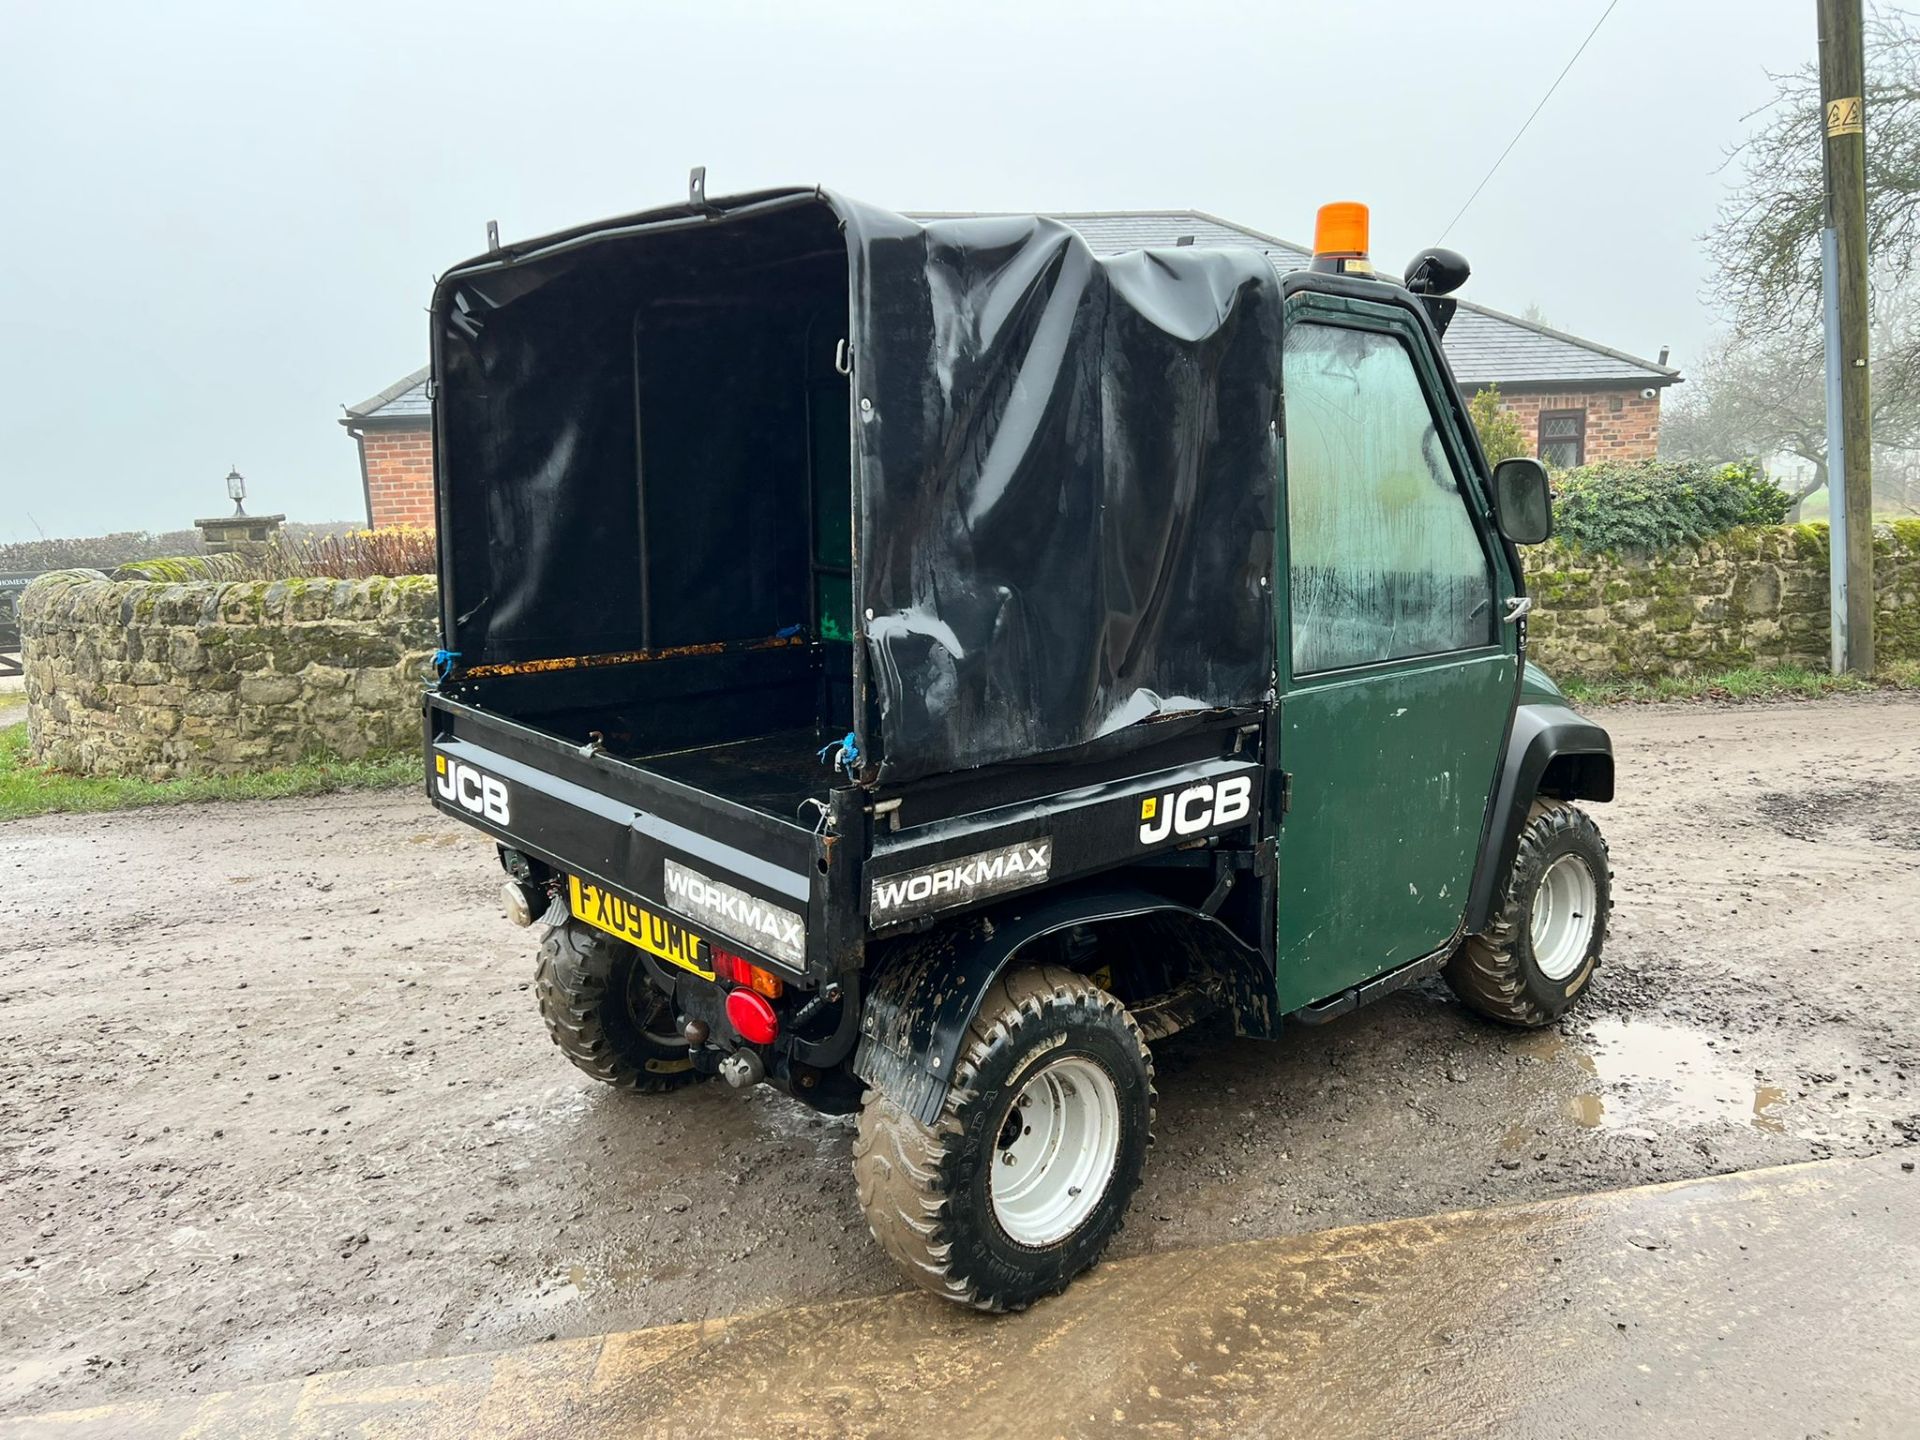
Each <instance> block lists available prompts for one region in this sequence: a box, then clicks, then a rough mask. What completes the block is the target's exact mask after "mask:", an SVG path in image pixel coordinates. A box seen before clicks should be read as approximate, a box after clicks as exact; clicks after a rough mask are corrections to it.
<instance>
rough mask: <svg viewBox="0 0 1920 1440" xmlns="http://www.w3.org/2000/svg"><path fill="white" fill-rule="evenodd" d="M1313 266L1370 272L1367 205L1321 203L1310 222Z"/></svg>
mask: <svg viewBox="0 0 1920 1440" xmlns="http://www.w3.org/2000/svg"><path fill="white" fill-rule="evenodd" d="M1313 268H1314V269H1315V270H1331V271H1333V272H1335V273H1336V274H1338V273H1342V272H1345V273H1351V274H1357V275H1370V274H1372V273H1373V266H1372V265H1370V264H1369V263H1367V207H1366V206H1364V205H1362V204H1361V203H1360V202H1359V201H1357V200H1335V201H1332V202H1331V203H1329V204H1326V205H1322V206H1321V207H1320V212H1319V214H1318V215H1317V216H1315V217H1314V222H1313Z"/></svg>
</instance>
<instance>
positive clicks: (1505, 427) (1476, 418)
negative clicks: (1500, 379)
mask: <svg viewBox="0 0 1920 1440" xmlns="http://www.w3.org/2000/svg"><path fill="white" fill-rule="evenodd" d="M1467 416H1468V418H1469V419H1471V420H1472V421H1473V428H1474V429H1475V430H1477V431H1478V432H1479V433H1480V448H1481V450H1483V451H1485V452H1486V456H1487V464H1489V465H1498V464H1499V463H1500V462H1501V461H1502V460H1511V459H1513V458H1514V457H1516V456H1519V455H1526V454H1530V453H1531V452H1530V451H1529V450H1528V449H1527V432H1526V431H1524V430H1522V429H1521V428H1520V422H1519V421H1518V420H1516V419H1514V418H1513V416H1512V415H1510V414H1508V413H1507V412H1506V411H1505V410H1502V409H1501V408H1500V387H1499V386H1498V385H1489V386H1487V387H1486V388H1485V389H1484V390H1476V391H1474V392H1473V399H1471V400H1469V401H1468V402H1467Z"/></svg>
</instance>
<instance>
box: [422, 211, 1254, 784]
mask: <svg viewBox="0 0 1920 1440" xmlns="http://www.w3.org/2000/svg"><path fill="white" fill-rule="evenodd" d="M836 250H843V252H844V253H830V252H833V251H836ZM841 276H844V288H841V286H842V282H841V279H840V277H841ZM729 277H741V278H739V279H738V282H737V284H736V283H735V281H734V280H731V279H730V278H729ZM730 286H731V287H733V288H729V287H730ZM543 297H544V298H543ZM703 305H704V306H706V307H707V309H706V311H705V312H703V310H702V306H703ZM707 314H710V315H711V319H710V320H709V319H708V318H706V316H707ZM756 316H765V317H767V319H766V322H765V327H764V330H762V329H758V328H756V327H757V322H756V320H755V319H754V317H756ZM434 335H435V352H434V369H435V375H436V378H437V380H438V382H439V391H440V394H439V396H438V398H437V399H436V404H435V417H436V467H437V478H438V482H439V486H440V507H441V526H442V549H443V565H442V568H443V580H444V581H445V583H446V586H447V590H448V593H447V594H446V596H445V597H444V599H443V605H444V608H445V615H446V630H447V636H448V638H447V644H448V646H449V648H450V649H454V650H458V651H461V652H462V653H463V655H464V656H465V663H467V664H472V663H475V662H476V661H483V660H489V659H492V660H500V659H509V658H511V659H524V658H529V657H537V656H539V655H543V654H551V653H554V652H555V650H556V647H557V646H560V645H561V644H562V641H561V640H560V639H559V638H558V637H560V636H561V635H562V634H571V635H573V636H577V637H579V640H580V642H581V643H583V644H590V645H592V646H596V647H600V648H603V649H623V648H632V647H641V646H645V645H648V644H667V643H671V644H677V645H686V644H694V643H698V642H701V641H703V640H715V641H722V640H724V641H733V640H739V639H742V638H745V637H750V636H753V635H758V634H770V633H775V632H776V631H779V630H781V629H791V628H793V627H795V626H797V625H802V624H806V625H810V626H811V627H812V629H813V631H814V633H815V637H816V638H820V637H821V636H831V637H834V638H835V639H836V640H838V639H839V638H840V637H842V636H847V635H849V633H850V640H851V644H852V646H853V650H854V660H853V675H854V677H855V692H856V693H855V694H854V698H853V703H852V706H851V713H850V714H849V715H848V716H847V717H846V720H847V721H848V722H849V727H850V728H851V729H853V730H854V731H855V732H856V733H857V734H858V736H859V748H860V751H861V753H862V756H863V778H865V779H868V780H882V781H893V780H905V779H909V778H914V777H918V776H925V775H932V774H939V773H945V772H952V771H960V770H966V769H970V768H974V767H979V766H983V765H989V764H996V763H1001V762H1010V761H1022V760H1030V759H1044V758H1064V757H1065V756H1067V755H1070V754H1073V753H1075V752H1084V751H1085V750H1086V749H1087V748H1088V747H1099V748H1107V747H1118V748H1125V747H1126V746H1127V745H1128V743H1129V737H1130V736H1132V735H1136V734H1138V735H1147V734H1149V733H1152V732H1153V730H1154V727H1155V722H1169V721H1177V720H1178V719H1179V718H1180V717H1182V716H1198V715H1202V714H1206V713H1208V712H1215V711H1218V710H1221V709H1233V708H1241V707H1252V706H1256V705H1258V704H1260V703H1261V702H1262V701H1264V700H1265V699H1266V698H1267V697H1268V695H1269V693H1270V690H1271V686H1272V674H1273V666H1274V641H1273V635H1272V614H1273V606H1272V601H1271V587H1272V584H1273V565H1274V519H1275V505H1276V494H1275V491H1276V485H1277V475H1276V470H1277V463H1278V455H1277V452H1278V443H1279V442H1278V439H1277V437H1276V435H1275V434H1274V430H1273V422H1274V420H1275V418H1276V403H1277V398H1278V383H1279V373H1280V345H1281V294H1280V284H1279V280H1278V277H1277V276H1276V275H1275V273H1274V272H1273V270H1272V269H1271V267H1270V266H1269V264H1268V262H1267V261H1266V259H1265V258H1264V257H1263V256H1261V255H1260V254H1258V253H1257V252H1254V251H1251V250H1248V251H1233V250H1197V249H1193V248H1185V249H1175V250H1160V251H1146V252H1136V253H1133V254H1129V255H1124V256H1120V257H1117V258H1107V259H1102V258H1098V257H1096V256H1095V255H1094V254H1093V253H1092V252H1091V250H1089V248H1088V247H1087V245H1086V244H1085V242H1084V241H1083V240H1081V239H1080V238H1079V236H1078V235H1077V234H1075V232H1073V231H1072V230H1070V229H1069V228H1067V227H1066V226H1064V225H1062V224H1060V223H1058V222H1055V221H1050V220H1046V219H1041V218H1034V217H984V216H983V217H965V218H955V219H941V220H936V221H931V222H927V223H920V222H916V221H913V220H910V219H907V218H905V217H903V216H899V215H895V214H891V213H889V212H886V211H881V210H877V209H874V208H871V207H867V206H863V205H859V204H857V203H854V202H851V201H848V200H845V199H843V198H841V197H838V196H835V195H833V194H831V193H828V192H824V191H799V192H771V193H766V194H761V195H756V196H748V197H743V198H741V199H739V200H735V201H721V202H717V203H715V204H714V205H711V206H707V207H705V208H703V209H695V208H693V207H692V206H686V207H673V208H671V209H668V210H663V211H657V212H653V213H651V214H648V215H642V216H636V217H631V218H627V219H623V220H618V221H610V222H605V223H604V224H601V225H597V226H588V227H582V228H581V229H579V230H575V231H570V232H567V233H565V234H563V235H557V236H553V237H548V238H547V239H545V240H542V241H535V242H530V243H527V244H522V245H516V246H512V247H509V248H507V249H506V250H504V251H502V252H499V253H496V254H490V255H486V256H481V257H478V258H477V259H476V260H474V261H470V262H468V263H467V264H466V265H463V266H460V267H456V268H455V269H454V270H453V271H450V272H449V273H448V275H447V276H446V277H445V278H443V280H442V281H441V283H440V286H439V287H438V290H437V292H436V297H435V304H434ZM656 335H657V336H669V335H670V336H671V337H672V350H671V357H670V363H667V362H654V361H650V360H649V359H648V358H647V355H648V348H647V347H648V342H649V337H652V336H656ZM842 340H844V347H842V346H841V344H840V342H841V341H842ZM732 346H744V347H745V348H743V349H741V350H740V351H739V352H738V353H739V356H740V360H739V363H735V362H734V361H733V360H732V359H730V356H731V355H732V354H733V353H734V352H733V351H731V350H729V349H727V348H725V347H732ZM789 354H790V355H791V359H790V360H788V359H783V358H780V357H786V356H788V355H789ZM776 360H778V362H779V365H784V366H786V367H787V368H785V369H780V368H778V366H776V364H775V361H776ZM650 364H654V365H656V368H657V369H658V371H659V374H658V376H653V372H652V371H649V369H648V367H649V365H650ZM749 369H751V371H752V374H751V375H748V374H747V373H746V372H747V371H748V370H749ZM835 371H837V372H838V374H839V375H840V376H842V377H844V379H843V380H842V381H841V382H840V383H841V384H842V385H843V387H844V399H842V398H841V396H840V394H839V392H829V391H825V390H823V389H822V385H821V378H820V377H821V376H822V375H823V374H824V375H825V376H826V378H827V379H828V380H829V381H831V380H832V379H833V378H834V373H833V372H835ZM562 372H564V373H562ZM789 375H790V376H791V377H793V378H792V379H791V381H788V380H784V379H781V378H780V377H782V376H789ZM650 376H653V378H650ZM689 377H691V379H690V378H689ZM755 377H759V378H755ZM668 378H671V379H672V380H673V387H674V388H673V403H672V406H671V408H670V409H669V408H667V407H666V406H665V405H664V404H662V405H660V407H659V409H658V414H657V415H654V414H650V413H649V412H648V411H647V409H646V406H647V404H648V403H649V402H648V401H647V399H646V398H645V397H646V396H647V395H648V394H650V393H656V392H664V391H665V389H666V388H667V380H668ZM802 391H804V392H805V396H806V397H809V398H802V396H801V392H802ZM636 393H637V394H639V395H640V396H641V397H642V398H641V399H640V400H638V401H636V400H634V399H633V398H632V397H633V396H634V395H635V394H636ZM707 395H712V396H715V397H717V398H716V399H715V402H714V403H715V404H716V405H718V404H720V403H722V402H726V403H729V404H731V405H733V407H734V408H733V409H732V410H730V411H728V412H727V413H718V412H717V411H716V413H713V414H711V415H702V414H701V407H702V405H703V398H702V397H703V396H707ZM823 395H831V398H832V402H833V403H832V407H831V409H830V410H829V411H827V412H825V413H826V415H827V420H825V421H823V418H822V416H823V411H822V408H821V405H820V399H821V397H822V396H823ZM727 397H732V399H731V400H728V398H727ZM636 407H637V408H636ZM842 408H844V412H845V423H846V425H847V427H848V435H849V437H850V444H848V445H846V446H842V447H840V449H839V450H838V452H837V453H838V455H839V460H838V464H839V465H840V466H841V467H842V468H843V470H845V469H850V486H849V485H848V484H847V481H846V480H845V479H843V480H842V482H841V484H842V487H843V488H842V490H840V491H838V492H836V491H835V490H834V488H833V487H832V486H830V485H824V484H822V482H821V480H820V477H819V475H817V474H815V475H812V476H811V477H809V476H806V475H799V474H793V475H792V477H791V479H789V478H788V477H789V473H790V472H793V471H794V470H795V467H804V466H805V465H807V464H808V463H814V464H816V465H817V464H818V463H819V459H818V457H819V456H821V455H822V454H826V453H830V451H831V447H825V448H823V446H822V444H821V440H820V431H821V429H822V427H823V425H826V426H827V427H828V428H831V427H832V426H837V424H838V423H839V413H840V410H841V409H842ZM596 432H597V433H598V435H599V437H600V438H599V439H596V438H595V434H596ZM829 438H831V439H833V440H834V441H835V443H836V444H837V443H838V437H829ZM636 452H637V453H636ZM809 456H812V457H814V459H813V461H812V462H809V460H808V457H809ZM636 474H637V475H638V477H639V479H638V480H636ZM502 491H505V492H507V493H505V494H503V493H501V492H502ZM636 494H637V496H638V498H637V499H635V498H633V497H634V496H635V495H636ZM823 496H825V497H829V499H828V501H827V502H826V503H831V504H835V505H838V504H841V503H843V501H842V499H841V498H840V496H844V497H845V500H844V503H846V504H849V505H850V508H851V512H852V514H851V525H850V527H849V528H850V543H849V544H848V551H849V553H848V554H847V555H846V557H845V567H844V573H845V575H846V577H847V578H846V579H845V580H844V581H842V582H841V583H842V584H843V585H844V586H846V587H847V589H846V592H845V593H846V598H847V600H848V601H849V602H850V604H849V605H848V608H849V610H850V612H851V613H850V614H848V615H847V616H845V617H844V620H843V621H841V622H840V623H833V622H832V621H831V620H830V619H829V617H826V616H824V615H822V614H820V613H818V611H819V604H818V602H817V601H815V602H814V605H815V613H813V614H812V615H811V617H809V614H808V612H807V611H806V608H805V606H806V604H807V603H808V602H807V598H806V597H807V589H808V584H809V581H808V579H807V576H808V573H809V571H808V566H809V564H812V565H813V566H814V567H815V568H816V569H818V568H819V562H820V556H819V555H818V554H817V553H816V554H813V555H812V556H811V557H809V556H808V554H807V553H806V551H805V548H804V546H801V547H798V548H793V549H792V550H791V551H788V550H783V549H780V548H779V546H780V545H781V544H782V543H783V542H781V541H780V540H779V539H778V538H777V537H778V536H779V535H781V534H785V533H787V532H789V531H796V530H798V531H806V532H808V534H809V536H810V537H817V536H819V535H820V534H821V533H823V527H822V524H821V521H820V518H819V516H818V515H817V514H815V515H813V516H812V517H809V515H808V513H807V510H806V507H807V505H808V504H809V503H811V504H813V505H814V506H815V507H816V508H817V507H818V506H819V505H820V504H821V503H823V500H822V497H823ZM809 497H811V498H809ZM702 527H706V528H704V529H703V528H702ZM832 530H833V526H832V525H827V526H826V527H825V533H831V532H832ZM695 532H698V533H695ZM840 533H841V535H842V536H843V537H844V536H845V535H846V533H847V532H846V530H842V531H841V532H840ZM730 539H731V543H733V544H735V545H736V546H741V547H759V548H758V549H757V550H753V551H752V552H751V553H741V554H739V555H738V557H737V558H738V563H739V565H740V566H741V567H752V568H754V569H756V570H757V571H759V570H763V571H764V572H765V573H764V575H759V576H758V577H757V578H755V579H754V580H753V581H752V582H751V583H748V582H747V581H746V580H743V579H741V578H739V577H738V576H734V575H727V574H725V573H724V568H723V567H724V565H725V555H724V550H725V546H726V545H727V544H728V543H729V541H730ZM808 543H810V544H817V543H819V542H818V541H817V539H809V541H808ZM841 543H848V542H847V541H846V540H845V539H844V538H843V540H842V542H841ZM636 548H637V549H638V550H639V552H640V553H639V554H637V555H636V554H635V553H634V551H635V550H636ZM687 556H694V557H697V561H698V563H688V562H687V561H686V560H685V558H684V557H687ZM676 557H680V558H676ZM676 565H677V566H678V567H679V568H678V569H676V568H675V567H676ZM662 574H665V575H667V576H668V578H669V580H670V582H671V583H666V584H663V583H662V582H661V580H660V576H661V575H662ZM716 574H718V575H719V577H720V578H718V579H716ZM649 575H651V576H652V577H653V578H652V579H651V580H649V578H648V577H649ZM817 578H818V577H817V576H816V580H817ZM568 608H571V609H575V610H580V609H583V608H584V609H585V610H587V611H590V612H591V615H590V616H588V615H586V614H581V615H576V616H573V617H572V618H569V617H568V616H567V615H565V614H556V613H555V611H556V609H560V610H565V609H568ZM843 627H844V628H843ZM821 718H822V723H828V722H830V721H831V719H832V718H833V717H821Z"/></svg>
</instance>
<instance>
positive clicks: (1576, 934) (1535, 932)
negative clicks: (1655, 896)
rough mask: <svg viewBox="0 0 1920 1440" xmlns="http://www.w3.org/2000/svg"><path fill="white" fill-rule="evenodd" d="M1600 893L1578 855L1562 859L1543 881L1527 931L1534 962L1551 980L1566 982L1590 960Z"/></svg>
mask: <svg viewBox="0 0 1920 1440" xmlns="http://www.w3.org/2000/svg"><path fill="white" fill-rule="evenodd" d="M1599 908H1600V890H1599V887H1598V886H1596V885H1595V884H1594V883H1593V871H1591V870H1589V869H1588V868H1587V862H1586V861H1584V860H1582V859H1581V858H1580V857H1579V856H1578V855H1562V856H1561V857H1560V858H1559V859H1558V860H1556V861H1554V862H1553V864H1551V865H1549V866H1548V867H1547V870H1546V873H1545V874H1544V875H1542V876H1541V877H1540V888H1539V889H1538V890H1536V891H1534V894H1533V918H1532V921H1531V922H1530V923H1529V925H1528V927H1527V932H1528V935H1529V937H1530V938H1531V939H1532V941H1533V961H1534V964H1536V965H1538V966H1539V967H1540V973H1541V974H1542V975H1544V976H1546V977H1547V979H1549V980H1565V979H1566V978H1567V977H1568V976H1570V975H1572V974H1573V972H1574V971H1576V970H1578V969H1579V968H1580V962H1581V961H1583V960H1585V959H1586V958H1587V946H1588V945H1589V944H1590V943H1591V942H1592V940H1593V926H1594V922H1595V921H1596V920H1597V919H1598V918H1599V915H1598V911H1599Z"/></svg>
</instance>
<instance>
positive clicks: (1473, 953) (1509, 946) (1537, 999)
mask: <svg viewBox="0 0 1920 1440" xmlns="http://www.w3.org/2000/svg"><path fill="white" fill-rule="evenodd" d="M1497 905H1498V908H1497V909H1496V910H1495V912H1494V916H1493V919H1492V921H1491V922H1490V923H1489V924H1488V926H1487V928H1486V929H1485V930H1483V931H1482V932H1481V933H1480V934H1478V935H1475V936H1472V937H1470V938H1469V939H1468V940H1467V941H1466V942H1465V943H1464V944H1462V945H1461V947H1460V948H1459V949H1458V950H1456V951H1455V952H1454V955H1453V959H1452V960H1451V961H1449V962H1448V964H1447V983H1448V984H1449V985H1451V986H1452V987H1453V992H1454V994H1456V995H1458V996H1459V997H1460V998H1461V1000H1463V1001H1464V1002H1466V1004H1467V1005H1469V1006H1471V1007H1472V1008H1473V1009H1475V1010H1477V1011H1479V1012H1480V1013H1481V1014H1482V1015H1485V1016H1487V1017H1488V1018H1489V1019H1493V1020H1498V1021H1501V1022H1502V1023H1504V1024H1508V1025H1520V1026H1526V1027H1528V1028H1535V1027H1538V1026H1541V1025H1551V1024H1552V1023H1553V1022H1554V1021H1555V1020H1558V1019H1559V1018H1560V1017H1561V1016H1562V1015H1564V1014H1566V1012H1567V1010H1568V1009H1569V1008H1571V1007H1572V1005H1573V1002H1574V1001H1575V1000H1576V999H1577V998H1578V997H1579V995H1580V992H1581V991H1582V990H1584V989H1586V987H1587V982H1588V981H1589V980H1591V979H1592V978H1593V972H1594V969H1595V967H1596V966H1598V965H1599V963H1600V951H1601V948H1602V947H1603V946H1604V945H1605V944H1606V939H1607V919H1608V916H1609V915H1611V914H1612V911H1613V870H1612V867H1611V865H1610V863H1609V861H1608V858H1607V842H1606V841H1605V840H1604V839H1603V838H1602V837H1601V834H1600V827H1599V826H1597V825H1595V824H1594V823H1593V820H1592V819H1591V818H1590V817H1589V816H1588V815H1587V813H1586V812H1585V811H1584V810H1582V809H1580V808H1579V807H1578V806H1575V805H1569V804H1567V803H1566V802H1565V801H1562V800H1538V801H1535V802H1534V805H1533V808H1532V810H1531V811H1529V812H1528V814H1527V823H1526V826H1525V828H1524V829H1522V830H1521V832H1520V843H1519V846H1518V847H1517V849H1516V850H1515V852H1514V857H1513V868H1512V869H1511V870H1509V871H1508V872H1507V877H1506V881H1505V884H1504V885H1503V887H1502V890H1501V893H1500V896H1499V899H1498V901H1497Z"/></svg>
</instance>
